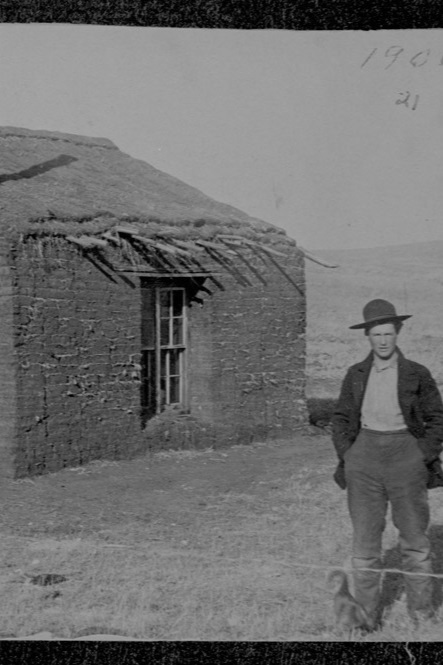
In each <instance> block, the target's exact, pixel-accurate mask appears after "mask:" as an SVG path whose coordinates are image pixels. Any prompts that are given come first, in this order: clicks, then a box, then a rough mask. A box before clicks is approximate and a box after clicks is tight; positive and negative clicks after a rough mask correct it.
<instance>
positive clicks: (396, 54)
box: [360, 46, 443, 69]
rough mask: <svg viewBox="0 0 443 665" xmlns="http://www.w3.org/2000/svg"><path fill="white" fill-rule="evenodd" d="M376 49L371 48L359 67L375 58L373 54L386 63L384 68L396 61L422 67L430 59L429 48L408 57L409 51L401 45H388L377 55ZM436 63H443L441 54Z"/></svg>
mask: <svg viewBox="0 0 443 665" xmlns="http://www.w3.org/2000/svg"><path fill="white" fill-rule="evenodd" d="M378 50H379V49H378V48H374V49H372V51H371V52H370V53H369V55H368V56H367V57H366V58H365V60H363V62H362V64H361V65H360V68H362V67H365V66H366V65H367V64H368V62H369V61H370V60H371V59H372V58H375V56H377V58H378V59H380V57H381V58H382V62H383V64H384V63H387V64H386V66H385V67H384V69H389V68H390V67H392V65H394V64H395V63H397V62H399V63H401V62H406V63H407V64H408V65H410V66H411V67H424V65H426V64H427V63H428V62H430V60H431V59H432V56H431V49H430V48H427V49H424V50H423V51H418V52H417V53H413V54H412V57H410V56H411V52H409V53H407V52H406V50H405V49H404V48H403V47H402V46H390V47H389V48H387V49H386V51H385V52H384V53H383V52H381V53H380V54H378V55H377V51H378ZM374 61H375V60H374ZM438 64H439V65H443V56H442V57H441V58H440V61H438Z"/></svg>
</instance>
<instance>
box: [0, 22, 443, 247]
mask: <svg viewBox="0 0 443 665" xmlns="http://www.w3.org/2000/svg"><path fill="white" fill-rule="evenodd" d="M0 125H3V126H6V125H7V126H15V127H27V128H30V129H46V130H52V131H60V132H68V133H73V134H81V135H87V136H99V137H106V138H108V139H110V140H111V141H113V142H114V143H115V144H116V145H117V146H118V147H119V148H120V150H122V151H123V152H126V153H128V154H130V155H132V156H133V157H136V158H138V159H142V160H144V161H146V162H149V163H150V164H152V165H153V166H155V167H156V168H159V169H161V170H162V171H166V172H167V173H170V174H172V175H174V176H176V177H178V178H180V179H181V180H183V181H185V182H187V183H189V184H190V185H192V186H194V187H197V188H198V189H200V190H201V191H203V192H204V193H205V194H207V195H209V196H211V197H213V198H215V199H217V200H219V201H223V202H225V203H229V204H231V205H234V206H236V207H237V208H240V209H241V210H244V211H245V212H247V213H248V214H250V215H252V216H254V217H259V218H261V219H264V220H266V221H268V222H271V223H272V224H276V225H277V226H280V227H282V228H284V229H285V230H286V231H287V233H288V234H289V235H290V236H291V237H293V238H295V239H296V240H297V241H298V243H299V244H300V245H301V246H302V247H304V248H306V249H311V250H314V249H338V248H346V249H347V248H356V247H373V246H385V245H395V244H404V243H414V242H420V241H432V240H442V239H443V224H442V219H443V181H442V180H443V178H442V177H443V149H442V147H443V32H442V31H441V30H405V31H385V30H381V31H368V32H361V31H349V32H348V31H338V32H325V31H321V32H298V31H294V32H292V31H273V30H265V31H237V30H235V31H231V30H205V29H200V30H197V29H195V30H194V29H176V28H131V27H118V26H117V27H115V26H84V25H83V26H82V25H60V24H46V25H45V24H40V25H32V24H31V25H29V24H23V25H21V24H16V25H14V24H2V25H0Z"/></svg>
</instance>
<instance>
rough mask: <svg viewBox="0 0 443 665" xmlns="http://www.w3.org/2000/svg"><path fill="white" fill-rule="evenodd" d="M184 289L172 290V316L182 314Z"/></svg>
mask: <svg viewBox="0 0 443 665" xmlns="http://www.w3.org/2000/svg"><path fill="white" fill-rule="evenodd" d="M183 295H184V291H182V290H181V289H180V290H174V291H173V292H172V316H181V315H182V313H183Z"/></svg>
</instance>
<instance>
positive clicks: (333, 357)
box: [306, 242, 443, 397]
mask: <svg viewBox="0 0 443 665" xmlns="http://www.w3.org/2000/svg"><path fill="white" fill-rule="evenodd" d="M316 254H317V255H318V256H319V257H322V258H324V259H326V260H327V261H328V262H330V263H335V264H338V265H339V267H338V268H335V269H328V268H323V267H321V266H319V265H316V264H314V263H312V262H310V261H307V262H306V274H307V300H308V316H307V321H308V334H307V340H308V345H307V371H308V386H307V393H308V395H309V396H311V397H312V396H316V397H322V396H324V397H334V396H336V395H337V393H338V390H339V387H340V382H341V380H342V379H343V376H344V373H345V371H346V368H347V367H348V366H349V365H350V364H352V363H354V362H358V361H359V360H361V359H363V358H364V357H365V355H366V354H367V353H368V351H369V346H368V342H367V340H366V339H365V337H364V334H363V332H362V331H359V330H349V326H350V325H353V324H354V323H359V322H360V321H362V309H363V306H364V305H365V303H366V302H368V301H369V300H371V299H373V298H384V299H386V300H390V301H391V302H393V303H394V305H395V306H396V309H397V312H398V313H399V314H400V313H401V314H412V315H413V317H412V318H411V319H409V320H408V321H406V322H405V325H404V328H403V330H402V332H401V334H400V338H399V345H400V348H401V349H402V351H403V352H404V353H405V355H408V356H409V357H411V359H413V360H416V361H417V362H421V363H423V364H424V365H426V366H427V367H428V368H429V369H430V370H431V372H432V374H433V375H434V377H435V379H436V380H437V383H438V384H439V386H440V387H442V386H443V352H442V351H443V307H442V301H443V260H442V257H443V242H434V243H419V244H416V245H399V246H396V247H380V248H375V249H360V250H342V251H339V250H336V251H318V252H316Z"/></svg>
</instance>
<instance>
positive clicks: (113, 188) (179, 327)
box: [0, 127, 306, 477]
mask: <svg viewBox="0 0 443 665" xmlns="http://www.w3.org/2000/svg"><path fill="white" fill-rule="evenodd" d="M0 249H1V251H0V261H1V265H0V280H1V281H0V296H1V297H0V306H1V311H0V326H1V357H0V363H1V368H0V469H1V473H2V474H3V475H7V476H10V477H22V476H26V475H31V474H38V473H45V472H51V471H55V470H58V469H61V468H63V467H66V466H77V465H81V464H84V463H86V462H88V461H91V460H95V459H119V458H125V457H130V456H133V455H136V454H140V453H142V452H144V451H147V450H148V449H160V448H185V447H208V446H210V445H213V446H227V445H229V444H232V443H245V442H250V441H253V440H265V439H270V438H276V437H284V436H285V435H290V434H293V432H294V429H295V428H297V427H299V426H300V425H302V424H303V423H305V422H306V405H305V397H304V384H305V375H304V372H305V284H304V256H303V252H302V251H301V250H300V249H298V247H297V246H296V243H295V241H294V240H292V239H291V238H289V237H288V236H287V235H286V234H285V232H284V231H282V230H281V229H279V228H276V227H275V226H272V225H271V224H267V223H265V222H263V221H260V220H257V219H253V218H251V217H249V216H248V215H246V214H245V213H243V212H241V211H239V210H237V209H235V208H233V207H230V206H228V205H224V204H221V203H218V202H216V201H214V200H212V199H210V198H209V197H207V196H205V195H204V194H202V193H201V192H199V191H198V190H196V189H194V188H192V187H190V186H188V185H186V184H184V183H183V182H181V181H179V180H177V179H176V178H173V177H171V176H169V175H167V174H165V173H163V172H161V171H158V170H157V169H155V168H153V167H152V166H150V165H149V164H146V163H144V162H142V161H138V160H136V159H132V158H131V157H129V156H128V155H126V154H124V153H122V152H120V151H119V150H118V148H117V147H116V146H115V145H114V144H113V143H111V142H110V141H108V140H105V139H95V138H87V137H82V136H74V135H68V134H60V133H55V132H54V133H52V132H46V131H31V130H26V129H18V128H12V127H4V128H0Z"/></svg>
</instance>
